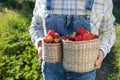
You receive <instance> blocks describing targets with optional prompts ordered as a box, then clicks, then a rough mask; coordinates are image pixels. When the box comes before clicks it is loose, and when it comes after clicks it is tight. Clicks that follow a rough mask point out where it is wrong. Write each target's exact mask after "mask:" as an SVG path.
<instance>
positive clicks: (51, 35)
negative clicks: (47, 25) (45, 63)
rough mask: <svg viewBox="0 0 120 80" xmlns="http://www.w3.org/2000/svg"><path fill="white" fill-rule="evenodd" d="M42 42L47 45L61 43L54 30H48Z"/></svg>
mask: <svg viewBox="0 0 120 80" xmlns="http://www.w3.org/2000/svg"><path fill="white" fill-rule="evenodd" d="M43 41H44V42H45V43H49V44H51V43H59V42H61V41H62V38H61V37H60V35H59V34H58V33H57V32H55V31H54V30H49V31H48V34H47V35H46V36H45V37H44V38H43Z"/></svg>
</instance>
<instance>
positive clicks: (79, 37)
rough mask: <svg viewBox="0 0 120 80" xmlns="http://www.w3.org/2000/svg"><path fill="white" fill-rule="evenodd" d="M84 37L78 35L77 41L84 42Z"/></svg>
mask: <svg viewBox="0 0 120 80" xmlns="http://www.w3.org/2000/svg"><path fill="white" fill-rule="evenodd" d="M82 40H83V39H82V35H77V37H76V38H75V41H82Z"/></svg>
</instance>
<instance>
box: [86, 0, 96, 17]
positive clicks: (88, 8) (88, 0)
mask: <svg viewBox="0 0 120 80" xmlns="http://www.w3.org/2000/svg"><path fill="white" fill-rule="evenodd" d="M93 3H94V0H86V4H85V9H86V15H88V17H89V16H90V13H91V10H92V8H93Z"/></svg>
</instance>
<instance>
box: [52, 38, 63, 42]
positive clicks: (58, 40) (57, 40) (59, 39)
mask: <svg viewBox="0 0 120 80" xmlns="http://www.w3.org/2000/svg"><path fill="white" fill-rule="evenodd" d="M60 41H62V38H61V37H59V38H54V40H53V42H54V43H58V42H60Z"/></svg>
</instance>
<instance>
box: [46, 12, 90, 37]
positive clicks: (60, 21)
mask: <svg viewBox="0 0 120 80" xmlns="http://www.w3.org/2000/svg"><path fill="white" fill-rule="evenodd" d="M45 22H46V29H47V31H48V30H50V29H53V30H55V31H56V32H58V33H59V34H60V35H61V36H67V35H70V34H71V33H72V32H73V31H76V30H77V29H78V28H79V27H84V28H85V29H87V30H89V31H91V27H90V19H89V18H87V15H82V16H76V15H59V14H49V16H47V17H46V20H45Z"/></svg>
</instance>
